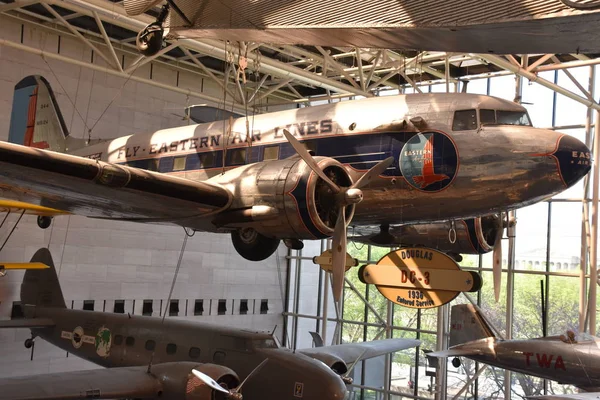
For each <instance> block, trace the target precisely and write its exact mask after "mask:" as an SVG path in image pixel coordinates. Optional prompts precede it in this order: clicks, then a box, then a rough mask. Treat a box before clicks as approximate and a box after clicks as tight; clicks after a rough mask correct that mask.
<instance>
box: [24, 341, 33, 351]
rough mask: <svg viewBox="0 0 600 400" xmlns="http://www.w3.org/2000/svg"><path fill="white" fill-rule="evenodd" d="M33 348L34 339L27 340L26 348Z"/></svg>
mask: <svg viewBox="0 0 600 400" xmlns="http://www.w3.org/2000/svg"><path fill="white" fill-rule="evenodd" d="M32 347H33V339H32V338H29V339H25V348H26V349H30V348H32Z"/></svg>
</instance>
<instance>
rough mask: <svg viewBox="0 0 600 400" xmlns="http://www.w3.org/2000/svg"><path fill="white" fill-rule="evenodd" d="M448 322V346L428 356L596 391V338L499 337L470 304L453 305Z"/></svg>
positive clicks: (599, 373) (599, 383)
mask: <svg viewBox="0 0 600 400" xmlns="http://www.w3.org/2000/svg"><path fill="white" fill-rule="evenodd" d="M450 324H451V325H450V342H449V348H448V350H442V351H436V352H431V353H428V354H427V356H428V357H455V358H454V359H453V360H452V365H453V366H455V367H457V368H458V367H459V366H460V359H459V358H458V357H467V358H469V359H472V360H475V361H479V362H483V363H485V364H489V365H493V366H495V367H500V368H504V369H508V370H511V371H515V372H521V373H524V374H527V375H533V376H537V377H540V378H544V379H550V380H553V381H557V382H559V383H561V384H568V385H574V386H577V387H578V388H580V389H581V390H584V391H587V392H592V391H600V363H599V362H598V360H600V338H597V337H593V336H590V335H586V334H580V335H579V337H577V336H576V335H575V334H574V333H573V332H572V331H567V333H566V334H565V335H560V336H547V337H540V338H535V339H526V340H502V339H500V338H498V337H497V336H496V335H495V334H494V332H493V330H492V328H491V327H490V325H489V324H488V323H487V322H486V320H485V318H484V316H483V315H482V314H481V313H480V312H479V311H478V310H477V309H476V308H475V306H473V305H472V304H460V305H455V306H453V307H452V311H451V317H450Z"/></svg>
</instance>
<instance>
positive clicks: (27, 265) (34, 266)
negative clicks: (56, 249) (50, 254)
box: [0, 262, 50, 271]
mask: <svg viewBox="0 0 600 400" xmlns="http://www.w3.org/2000/svg"><path fill="white" fill-rule="evenodd" d="M46 268H50V267H49V266H47V265H46V264H44V263H41V262H28V263H1V262H0V271H2V270H7V269H46Z"/></svg>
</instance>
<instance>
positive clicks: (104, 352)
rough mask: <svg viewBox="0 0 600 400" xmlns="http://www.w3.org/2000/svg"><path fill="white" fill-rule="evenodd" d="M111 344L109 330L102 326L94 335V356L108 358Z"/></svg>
mask: <svg viewBox="0 0 600 400" xmlns="http://www.w3.org/2000/svg"><path fill="white" fill-rule="evenodd" d="M111 344H112V335H111V333H110V329H108V328H105V327H104V326H103V327H101V328H100V329H98V333H97V334H96V341H95V346H96V354H98V355H99V356H100V357H108V356H109V355H110V346H111Z"/></svg>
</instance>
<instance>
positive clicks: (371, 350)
mask: <svg viewBox="0 0 600 400" xmlns="http://www.w3.org/2000/svg"><path fill="white" fill-rule="evenodd" d="M420 344H421V341H420V340H414V339H383V340H374V341H372V342H362V343H347V344H338V345H335V346H323V347H315V348H312V349H302V350H298V353H302V354H305V355H307V356H309V357H312V358H316V359H317V360H319V359H321V358H327V357H328V356H335V357H338V358H340V359H341V360H342V361H344V362H345V363H346V364H352V363H353V362H355V361H356V360H358V359H359V358H360V359H361V360H365V359H367V358H373V357H377V356H381V355H384V354H388V353H394V352H396V351H400V350H404V349H409V348H411V347H417V346H419V345H420Z"/></svg>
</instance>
